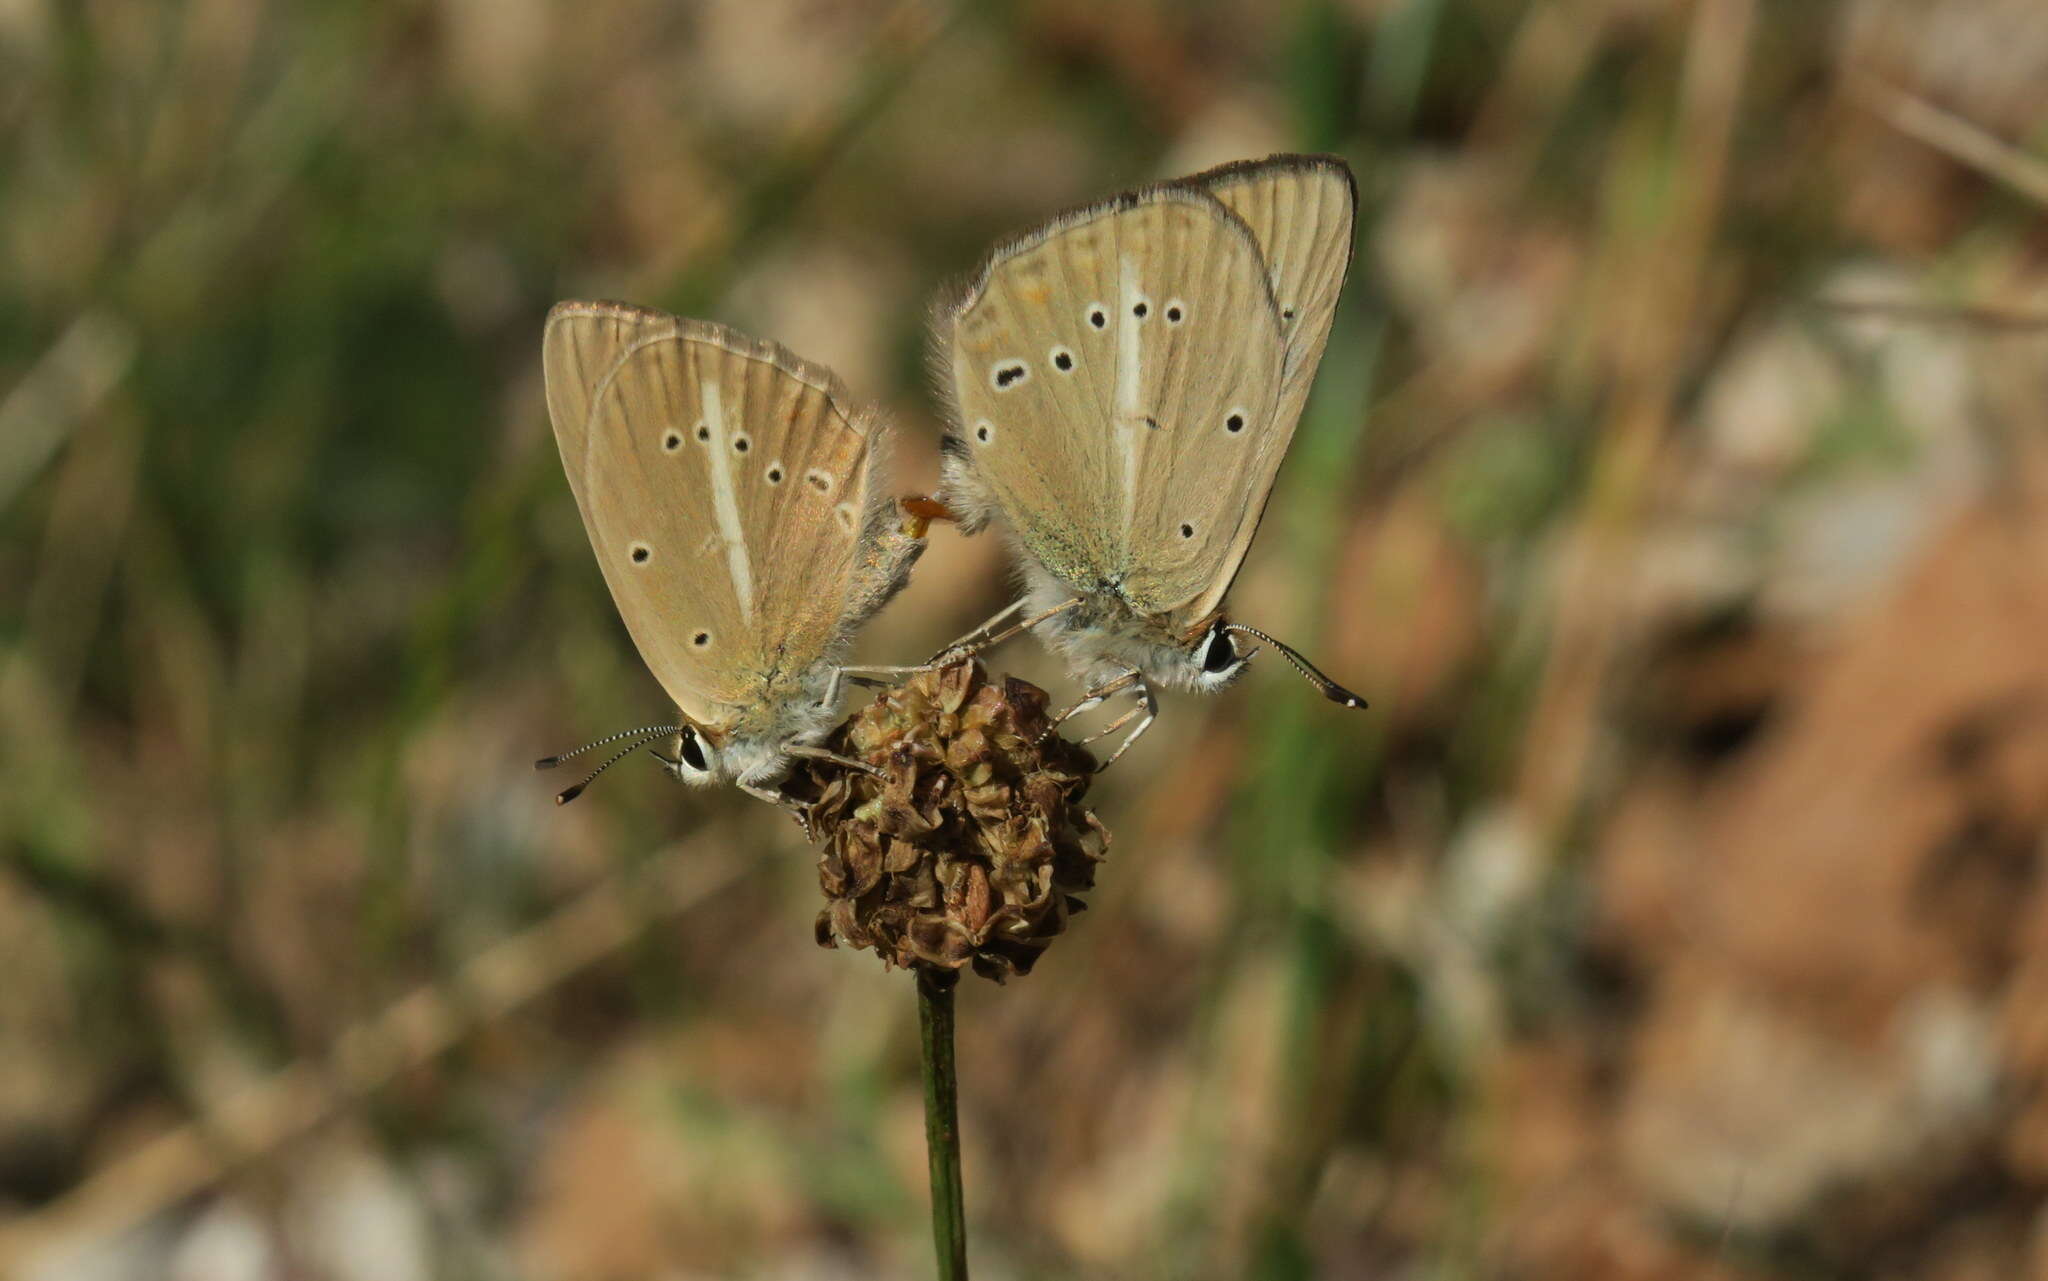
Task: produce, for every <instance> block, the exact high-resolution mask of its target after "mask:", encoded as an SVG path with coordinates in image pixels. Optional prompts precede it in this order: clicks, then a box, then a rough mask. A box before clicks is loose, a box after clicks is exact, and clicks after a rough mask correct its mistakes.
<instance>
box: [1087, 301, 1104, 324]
mask: <svg viewBox="0 0 2048 1281" xmlns="http://www.w3.org/2000/svg"><path fill="white" fill-rule="evenodd" d="M1088 323H1089V324H1091V325H1093V326H1094V327H1095V328H1097V329H1102V328H1105V327H1106V326H1108V324H1109V309H1108V308H1107V307H1104V306H1103V305H1102V304H1101V303H1099V302H1091V303H1089V304H1088Z"/></svg>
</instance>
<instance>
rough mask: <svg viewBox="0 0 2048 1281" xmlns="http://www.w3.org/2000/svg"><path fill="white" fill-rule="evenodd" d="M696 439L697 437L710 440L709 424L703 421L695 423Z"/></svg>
mask: <svg viewBox="0 0 2048 1281" xmlns="http://www.w3.org/2000/svg"><path fill="white" fill-rule="evenodd" d="M697 439H698V440H710V439H711V428H710V426H709V425H708V424H705V423H698V424H697Z"/></svg>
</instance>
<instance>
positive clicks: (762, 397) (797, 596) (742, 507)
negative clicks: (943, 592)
mask: <svg viewBox="0 0 2048 1281" xmlns="http://www.w3.org/2000/svg"><path fill="white" fill-rule="evenodd" d="M545 365H546V370H547V379H548V401H549V407H550V410H551V411H552V414H553V417H554V421H555V433H556V440H557V443H558V444H559V445H560V446H561V450H562V462H563V466H564V469H565V470H566V471H567V472H568V475H569V480H570V488H571V489H572V491H573V492H574V493H575V494H576V498H577V503H578V506H579V507H580V508H581V510H582V512H583V520H584V525H585V527H586V528H587V529H588V531H589V533H590V540H591V544H592V546H593V548H594V549H595V551H596V553H597V559H598V564H599V566H600V567H601V569H602V570H603V572H604V576H605V581H606V583H607V584H608V585H609V586H610V588H611V591H612V598H613V600H614V601H615V602H616V603H617V605H618V607H619V613H620V615H621V616H622V617H623V618H624V619H625V622H626V627H627V630H628V631H630V632H631V633H632V636H633V640H634V643H635V644H636V645H637V646H638V647H639V649H640V654H641V657H642V658H643V659H645V660H646V663H647V666H648V668H649V669H650V670H652V671H653V673H654V675H655V677H656V679H658V680H659V681H660V682H661V684H662V686H663V688H665V689H666V690H667V691H668V693H669V695H670V697H672V698H674V699H675V700H676V703H677V705H678V706H679V707H681V708H682V710H683V711H684V712H685V713H686V714H687V715H689V716H691V717H693V718H695V719H697V720H698V721H700V722H702V723H705V724H708V725H716V724H719V723H721V722H723V721H725V720H727V719H729V715H730V712H731V709H734V708H746V707H749V706H751V705H752V704H754V703H756V702H758V701H759V700H760V698H761V697H762V696H763V691H764V690H765V689H767V687H768V686H769V685H770V684H771V683H772V682H773V681H774V680H775V679H776V678H777V677H778V676H785V675H791V674H795V673H800V672H802V671H803V670H805V669H806V668H808V667H809V666H810V665H811V664H812V663H814V662H816V661H817V660H818V659H819V658H820V657H822V656H824V655H825V653H826V652H827V651H828V650H829V649H830V648H831V647H832V646H833V644H834V643H835V641H836V640H837V639H838V637H839V635H840V634H841V632H842V631H843V630H844V627H845V623H846V619H845V614H846V609H847V600H848V595H849V592H850V590H851V584H852V579H853V575H854V573H855V566H856V560H857V552H858V549H859V545H860V539H861V534H862V530H863V522H864V515H865V512H866V508H867V503H868V497H869V496H868V485H869V461H870V457H871V453H872V450H871V446H872V445H873V443H874V437H875V436H876V434H877V429H876V428H874V427H873V426H871V425H870V424H869V423H868V422H867V421H866V420H864V419H862V418H859V417H850V416H849V414H848V411H847V409H846V408H845V406H846V398H845V396H844V394H843V392H842V391H841V390H840V388H839V387H838V384H837V382H836V381H835V380H834V379H833V378H832V377H831V375H830V374H829V373H827V372H826V371H824V370H822V369H820V368H818V367H816V366H813V365H809V364H806V363H805V362H803V361H800V360H798V359H796V358H795V357H794V356H791V355H790V354H789V353H788V352H786V351H784V350H783V349H782V348H780V347H778V346H776V345H774V344H772V343H757V342H754V341H752V340H749V339H747V338H745V337H743V336H741V335H739V334H737V333H735V332H733V331H732V330H729V329H726V328H724V327H723V326H719V325H713V324H710V323H707V322H703V321H689V320H680V319H677V318H675V317H671V316H665V315H662V314H660V313H655V312H648V311H641V310H639V309H637V308H631V307H624V306H620V305H616V304H604V303H565V304H563V305H561V306H559V307H557V308H556V309H555V311H554V313H553V314H552V315H551V316H550V318H549V323H548V331H547V341H546V352H545Z"/></svg>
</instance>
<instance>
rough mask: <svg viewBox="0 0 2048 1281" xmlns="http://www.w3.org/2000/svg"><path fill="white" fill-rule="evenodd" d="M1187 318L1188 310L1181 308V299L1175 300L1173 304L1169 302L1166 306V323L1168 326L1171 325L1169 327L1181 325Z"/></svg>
mask: <svg viewBox="0 0 2048 1281" xmlns="http://www.w3.org/2000/svg"><path fill="white" fill-rule="evenodd" d="M1186 316H1187V310H1186V309H1185V308H1183V307H1182V306H1181V302H1180V299H1178V298H1176V299H1174V300H1173V301H1172V302H1169V303H1167V304H1166V323H1167V324H1169V325H1177V324H1179V323H1180V322H1181V321H1182V319H1184V318H1185V317H1186Z"/></svg>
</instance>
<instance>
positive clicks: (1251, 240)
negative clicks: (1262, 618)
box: [933, 155, 1365, 764]
mask: <svg viewBox="0 0 2048 1281" xmlns="http://www.w3.org/2000/svg"><path fill="white" fill-rule="evenodd" d="M1356 205H1357V188H1356V185H1355V184H1354V182H1353V180H1352V177H1351V171H1350V169H1349V168H1348V167H1347V166H1346V165H1345V163H1344V162H1343V161H1342V160H1339V159H1337V158H1335V157H1332V156H1296V155H1281V156H1272V157H1269V158H1267V159H1264V160H1254V161H1244V162H1240V163H1237V164H1232V165H1225V166H1224V167H1222V168H1220V169H1212V170H1209V171H1207V172H1205V173H1199V174H1195V175H1193V176H1192V177H1187V178H1182V179H1177V180H1175V181H1172V182H1167V183H1162V184H1160V185H1157V186H1153V187H1146V188H1142V189H1140V190H1137V191H1131V192H1126V193H1124V194H1122V195H1119V196H1116V197H1113V198H1111V199H1109V200H1106V201H1103V202H1101V203H1099V204H1095V205H1090V206H1088V207H1086V208H1083V209H1079V210H1076V211H1074V212H1072V213H1067V214H1063V215H1061V216H1059V217H1057V218H1055V219H1053V220H1052V221H1050V222H1048V223H1046V224H1045V225H1044V226H1041V227H1039V228H1038V229H1037V230H1035V231H1032V232H1030V233H1028V234H1026V235H1024V236H1022V237H1020V238H1018V239H1016V240H1013V241H1011V242H1010V243H1008V244H1006V245H1003V246H1001V247H1000V248H998V249H997V250H996V251H995V252H994V253H993V254H992V255H991V256H990V257H989V259H988V261H987V263H986V264H985V265H984V266H983V267H982V269H981V271H980V273H979V274H978V276H977V277H976V278H975V279H974V281H973V283H972V284H971V285H970V286H969V287H968V288H967V290H966V291H965V293H964V294H962V295H961V296H960V298H959V299H958V301H957V302H954V303H952V304H950V305H947V306H944V307H942V308H941V309H940V310H939V312H938V314H937V318H936V321H935V324H934V342H933V353H934V358H935V363H936V364H937V367H938V369H937V372H938V376H939V382H940V384H941V385H942V386H943V387H944V388H946V389H947V392H948V393H949V400H950V403H949V405H948V409H949V416H950V424H949V429H948V432H947V435H946V437H945V440H944V441H943V442H942V446H941V447H942V449H943V451H944V454H945V473H944V474H945V482H944V488H943V490H942V494H941V496H942V498H943V499H944V501H945V502H946V504H947V506H948V507H950V508H951V509H952V511H953V513H954V515H955V516H956V517H957V518H958V519H959V521H960V523H961V528H962V530H963V531H964V532H967V533H970V534H971V533H974V532H976V531H977V530H979V529H981V528H982V527H983V526H985V525H987V524H988V523H990V522H991V521H994V520H1000V522H1001V523H1002V525H1003V526H1004V528H1005V529H1006V532H1007V533H1008V535H1009V538H1010V542H1011V543H1012V545H1013V547H1014V548H1015V550H1016V551H1017V553H1018V556H1017V559H1018V562H1019V564H1020V565H1021V567H1022V570H1023V575H1024V580H1025V591H1024V593H1023V595H1022V597H1021V598H1020V599H1018V600H1017V601H1016V602H1014V603H1013V604H1012V605H1010V606H1009V607H1008V608H1007V609H1005V610H1004V611H1003V612H1002V613H999V614H998V615H996V617H995V618H993V619H990V620H989V622H988V623H986V624H984V625H983V626H982V627H981V628H979V629H977V631H976V633H971V634H970V636H971V637H975V638H976V639H973V640H969V641H963V642H962V643H961V645H960V646H959V648H962V649H974V648H980V647H982V646H985V645H987V644H992V643H994V642H995V641H997V640H1000V639H1003V638H1005V637H1007V636H1008V635H1011V634H1013V633H1014V632H1016V631H1018V630H1022V629H1025V628H1033V627H1035V628H1038V629H1039V630H1040V634H1041V635H1043V636H1044V637H1045V638H1046V639H1047V640H1048V641H1049V642H1050V643H1051V644H1052V646H1053V648H1054V649H1056V650H1057V651H1059V652H1060V653H1061V654H1062V656H1063V657H1064V658H1065V659H1066V661H1067V664H1068V666H1069V667H1070V668H1071V669H1072V670H1073V672H1074V673H1075V675H1076V677H1077V678H1079V679H1080V680H1081V681H1082V682H1083V683H1084V684H1085V686H1086V688H1087V695H1086V697H1085V698H1084V699H1083V700H1082V701H1081V702H1080V703H1079V704H1078V705H1076V706H1075V707H1074V708H1071V709H1069V710H1068V711H1067V712H1066V713H1065V714H1064V715H1066V716H1071V715H1073V714H1074V713H1076V712H1078V711H1081V710H1085V709H1086V708H1088V707H1092V706H1094V705H1096V704H1098V703H1100V702H1101V701H1102V700H1103V699H1105V698H1107V697H1109V696H1111V695H1113V694H1116V693H1118V692H1119V691H1129V692H1130V693H1132V694H1133V695H1134V696H1135V698H1136V700H1137V706H1135V707H1133V708H1132V709H1130V711H1128V712H1127V713H1125V714H1124V715H1123V716H1122V717H1121V718H1119V719H1117V720H1116V721H1114V722H1112V723H1111V724H1110V725H1109V726H1108V727H1107V728H1106V729H1104V730H1103V731H1101V734H1098V735H1095V736H1093V737H1101V736H1102V735H1104V734H1109V733H1113V732H1114V731H1115V730H1117V729H1119V728H1121V727H1123V726H1124V725H1126V724H1128V723H1129V722H1131V721H1132V720H1133V719H1136V718H1142V719H1139V720H1138V723H1137V725H1136V726H1135V727H1134V728H1133V729H1132V730H1131V731H1130V734H1129V735H1128V737H1126V738H1125V739H1124V741H1123V743H1122V744H1121V745H1120V746H1119V747H1118V748H1117V750H1116V752H1115V753H1114V754H1112V755H1111V756H1110V758H1109V759H1110V760H1111V761H1114V760H1115V759H1116V758H1117V757H1118V756H1121V755H1122V754H1123V752H1124V751H1125V750H1126V749H1128V748H1129V747H1130V745H1131V744H1132V743H1133V742H1135V741H1136V740H1137V738H1138V736H1139V735H1140V734H1142V733H1143V732H1144V731H1145V729H1146V728H1147V727H1149V726H1150V725H1151V723H1152V719H1153V717H1154V715H1155V714H1156V711H1157V703H1156V700H1155V698H1154V693H1153V687H1154V685H1155V684H1157V685H1164V686H1168V687H1174V688H1182V689H1197V690H1213V689H1219V688H1221V687H1223V686H1225V685H1228V684H1229V683H1230V682H1231V681H1233V680H1235V679H1236V678H1237V677H1238V676H1239V675H1241V674H1242V673H1243V671H1244V669H1245V665H1246V663H1247V661H1248V660H1249V659H1250V658H1251V656H1252V653H1255V652H1256V647H1254V648H1253V649H1252V650H1250V651H1245V652H1240V651H1239V650H1238V648H1237V645H1236V643H1235V641H1234V639H1233V638H1234V637H1235V636H1249V637H1252V638H1254V639H1256V640H1257V641H1261V642H1264V643H1266V644H1270V645H1272V646H1273V647H1274V648H1275V649H1277V650H1279V651H1280V652H1281V653H1282V654H1284V655H1286V656H1287V658H1288V659H1289V660H1290V661H1291V662H1292V663H1293V664H1294V666H1295V668H1296V669H1297V670H1299V671H1300V672H1301V674H1302V675H1304V676H1306V677H1307V678H1308V679H1309V680H1310V681H1312V682H1313V683H1314V684H1315V685H1316V686H1317V688H1318V689H1320V690H1321V691H1322V693H1323V694H1324V695H1325V696H1326V697H1327V698H1329V699H1331V700H1332V701H1334V702H1337V703H1341V704H1343V705H1344V706H1346V707H1363V706H1365V702H1364V700H1363V699H1361V698H1359V697H1358V696H1357V695H1356V694H1353V693H1351V692H1350V691H1349V690H1346V689H1344V688H1343V687H1342V686H1340V685H1338V684H1337V683H1336V682H1334V681H1332V680H1330V679H1329V678H1328V677H1326V676H1324V675H1323V674H1322V673H1321V672H1319V671H1317V670H1316V669H1315V668H1314V667H1313V666H1312V665H1311V664H1310V663H1309V662H1308V661H1307V660H1306V659H1304V658H1302V656H1301V655H1300V654H1298V653H1296V652H1295V651H1294V650H1292V649H1291V648H1289V647H1288V646H1286V645H1283V644H1281V643H1280V642H1278V641H1276V640H1274V639H1273V638H1272V637H1270V636H1268V635H1266V634H1265V633H1263V632H1261V631H1258V630H1256V629H1254V628H1251V627H1247V626H1244V625H1243V624H1240V623H1234V622H1231V621H1229V619H1228V617H1227V616H1226V614H1225V611H1224V595H1225V593H1226V592H1227V591H1228V590H1229V588H1230V584H1231V581H1232V580H1233V579H1234V578H1235V577H1236V574H1237V571H1238V567H1239V566H1240V565H1241V564H1243V562H1244V557H1245V553H1246V552H1247V551H1248V550H1249V548H1250V546H1251V541H1252V535H1253V533H1254V532H1255V531H1256V530H1257V528H1258V525H1259V518H1260V516H1261V515H1262V513H1263V512H1264V510H1265V506H1266V500H1267V497H1268V496H1269V495H1270V493H1271V492H1272V488H1273V481H1274V476H1275V474H1276V472H1277V471H1278V470H1279V467H1280V461H1281V459H1282V458H1283V457H1284V456H1285V454H1286V452H1287V445H1288V442H1289V441H1290V440H1291V439H1292V438H1293V436H1294V428H1295V423H1296V421H1297V420H1298V419H1299V418H1300V416H1301V410H1302V405H1303V403H1304V402H1305V401H1306V400H1307V398H1308V390H1309V384H1310V382H1311V381H1312V380H1313V379H1314V377H1315V371H1316V365H1317V362H1318V361H1319V360H1320V359H1321V358H1322V354H1323V345H1324V343H1325V342H1327V341H1328V339H1329V336H1330V325H1331V321H1332V319H1333V317H1334V316H1335V313H1336V307H1337V295H1338V291H1339V290H1340V289H1341V288H1342V286H1343V283H1344V274H1345V271H1346V270H1347V268H1348V267H1349V264H1350V260H1351V238H1352V220H1353V214H1354V210H1355V208H1356ZM1020 613H1021V614H1024V615H1025V617H1024V619H1023V621H1021V622H1019V623H1016V624H1014V625H1013V626H1012V627H1011V628H1009V629H1008V630H1006V631H1004V632H1001V633H997V632H995V631H994V629H995V627H996V626H997V625H998V624H1000V623H1001V622H1003V621H1004V620H1005V619H1007V618H1009V617H1011V616H1012V615H1016V614H1020ZM1105 764H1107V762H1105Z"/></svg>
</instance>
